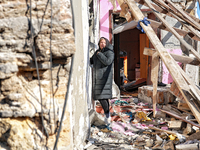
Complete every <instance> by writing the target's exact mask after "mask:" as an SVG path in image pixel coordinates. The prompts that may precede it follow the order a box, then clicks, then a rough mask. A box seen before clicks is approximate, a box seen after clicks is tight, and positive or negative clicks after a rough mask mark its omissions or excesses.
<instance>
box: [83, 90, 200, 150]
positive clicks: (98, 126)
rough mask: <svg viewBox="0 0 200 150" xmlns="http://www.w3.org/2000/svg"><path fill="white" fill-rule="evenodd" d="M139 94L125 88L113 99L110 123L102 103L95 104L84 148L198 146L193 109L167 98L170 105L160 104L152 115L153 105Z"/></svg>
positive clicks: (117, 149)
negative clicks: (106, 118)
mask: <svg viewBox="0 0 200 150" xmlns="http://www.w3.org/2000/svg"><path fill="white" fill-rule="evenodd" d="M165 89H166V88H164V90H165ZM135 93H138V91H136V92H135ZM137 95H138V94H133V92H132V93H131V94H129V92H125V91H123V95H121V98H120V99H111V100H110V104H111V107H110V112H111V123H110V124H107V123H106V121H105V117H104V112H103V109H102V107H101V105H100V104H98V103H97V104H96V110H90V123H91V131H90V132H91V135H90V138H89V139H88V140H87V144H86V145H85V149H87V150H92V149H105V150H110V149H115V150H123V149H138V150H140V149H141V150H144V149H145V150H148V149H149V150H151V149H163V150H166V149H170V150H186V149H187V150H188V149H192V150H196V149H198V148H199V142H200V141H199V140H200V134H199V128H200V125H199V124H198V123H197V121H196V119H195V117H194V116H193V114H192V112H191V111H190V110H182V109H179V107H178V104H179V103H178V101H177V99H174V101H173V102H171V101H168V100H167V102H169V103H168V104H162V103H159V104H157V108H156V116H155V117H153V106H152V104H151V103H146V102H145V101H142V100H141V99H138V96H137ZM163 95H164V94H163ZM149 97H151V95H149ZM165 101H166V100H165Z"/></svg>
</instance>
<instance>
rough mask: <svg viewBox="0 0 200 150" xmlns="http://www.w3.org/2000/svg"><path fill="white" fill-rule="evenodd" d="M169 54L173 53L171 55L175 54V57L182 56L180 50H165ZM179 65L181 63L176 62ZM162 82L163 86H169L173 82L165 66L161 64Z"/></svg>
mask: <svg viewBox="0 0 200 150" xmlns="http://www.w3.org/2000/svg"><path fill="white" fill-rule="evenodd" d="M166 50H167V51H168V52H169V53H173V54H177V55H182V50H181V49H166ZM177 63H178V64H179V65H181V63H179V62H177ZM162 82H163V83H165V84H170V83H171V82H173V78H172V76H171V75H170V73H169V71H168V69H167V67H166V66H165V64H164V63H163V78H162Z"/></svg>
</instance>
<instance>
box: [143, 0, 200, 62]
mask: <svg viewBox="0 0 200 150" xmlns="http://www.w3.org/2000/svg"><path fill="white" fill-rule="evenodd" d="M144 1H145V3H146V4H147V5H148V7H149V8H150V9H151V10H152V11H153V10H154V7H153V6H152V5H151V3H150V2H149V1H148V0H144ZM153 14H154V15H155V16H156V17H157V18H158V19H159V20H160V21H161V22H162V23H163V24H164V25H165V27H166V28H168V29H169V31H170V32H171V33H173V35H174V36H175V37H176V38H177V39H178V40H179V41H180V42H181V43H182V44H183V45H184V46H185V47H186V48H187V49H188V50H189V51H190V52H191V53H192V54H193V55H194V56H195V57H196V58H197V59H198V60H199V61H200V55H199V53H198V52H197V51H196V50H194V49H193V47H192V46H191V45H189V44H188V43H187V42H186V41H185V40H184V39H183V38H182V37H181V36H180V35H179V34H178V33H177V32H176V31H175V30H174V29H173V28H172V27H171V26H170V25H169V23H168V22H167V21H166V20H165V19H164V18H163V17H162V16H161V15H160V14H159V13H157V12H155V11H153Z"/></svg>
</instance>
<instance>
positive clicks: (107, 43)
mask: <svg viewBox="0 0 200 150" xmlns="http://www.w3.org/2000/svg"><path fill="white" fill-rule="evenodd" d="M103 39H104V40H105V41H106V47H107V46H108V45H109V44H110V43H109V41H108V39H107V38H105V37H101V38H100V39H99V43H98V46H99V44H100V42H101V40H103Z"/></svg>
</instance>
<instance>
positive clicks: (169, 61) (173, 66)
mask: <svg viewBox="0 0 200 150" xmlns="http://www.w3.org/2000/svg"><path fill="white" fill-rule="evenodd" d="M126 2H127V4H128V6H129V8H130V11H131V14H132V15H133V16H134V17H135V18H136V20H143V18H144V15H143V14H142V12H141V10H140V9H139V8H138V6H137V5H136V4H135V2H132V3H131V4H130V3H129V1H128V0H126ZM140 25H141V26H142V28H143V29H144V31H145V32H146V34H147V36H148V37H149V39H150V41H151V43H152V44H153V46H154V48H155V49H156V50H157V52H158V53H159V56H160V58H161V59H162V61H163V62H164V64H165V65H166V67H167V69H168V70H169V72H170V74H171V75H172V78H173V79H174V81H175V82H176V84H177V86H178V89H179V90H180V92H181V93H182V95H183V96H184V98H185V99H186V102H187V104H188V106H189V107H190V109H191V111H192V112H193V114H194V115H195V118H196V119H197V121H198V123H200V113H199V112H198V111H197V110H196V108H194V106H193V105H192V104H191V103H190V99H187V98H189V97H187V96H186V95H185V94H186V93H185V92H184V91H189V86H188V85H187V83H186V81H185V79H184V78H183V77H182V75H181V73H180V72H179V71H177V63H176V62H175V61H174V59H173V58H172V57H171V56H170V55H169V53H168V52H167V51H166V50H165V48H164V47H163V45H162V43H161V42H160V40H159V39H158V37H157V35H156V34H155V32H154V31H153V29H152V28H151V26H150V25H148V26H146V25H144V24H143V23H142V22H140Z"/></svg>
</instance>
